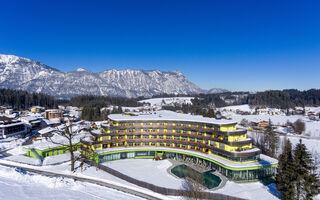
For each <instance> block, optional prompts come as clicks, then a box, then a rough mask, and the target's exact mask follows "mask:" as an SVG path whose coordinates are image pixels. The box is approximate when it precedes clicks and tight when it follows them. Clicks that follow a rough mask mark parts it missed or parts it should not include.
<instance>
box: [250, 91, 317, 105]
mask: <svg viewBox="0 0 320 200" xmlns="http://www.w3.org/2000/svg"><path fill="white" fill-rule="evenodd" d="M245 103H248V104H250V105H259V106H268V107H273V108H282V109H287V108H293V107H295V106H300V107H304V106H320V90H319V89H311V90H306V91H299V90H283V91H280V90H269V91H265V92H258V93H256V94H249V95H248V97H247V101H245Z"/></svg>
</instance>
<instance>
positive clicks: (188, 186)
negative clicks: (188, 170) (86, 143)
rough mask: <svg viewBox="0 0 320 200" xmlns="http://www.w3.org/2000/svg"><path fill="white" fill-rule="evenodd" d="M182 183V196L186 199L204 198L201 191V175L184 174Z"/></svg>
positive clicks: (202, 188) (202, 185) (203, 188)
mask: <svg viewBox="0 0 320 200" xmlns="http://www.w3.org/2000/svg"><path fill="white" fill-rule="evenodd" d="M184 179H185V181H184V184H183V187H184V189H185V190H186V192H185V194H184V196H185V198H186V199H194V200H197V199H203V198H205V196H204V194H205V193H203V191H204V190H205V186H204V180H203V178H201V176H200V175H199V176H196V177H193V178H191V177H189V176H186V177H185V178H184Z"/></svg>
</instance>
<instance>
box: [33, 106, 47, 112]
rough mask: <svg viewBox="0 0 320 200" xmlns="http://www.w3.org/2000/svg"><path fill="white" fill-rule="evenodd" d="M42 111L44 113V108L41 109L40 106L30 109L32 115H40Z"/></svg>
mask: <svg viewBox="0 0 320 200" xmlns="http://www.w3.org/2000/svg"><path fill="white" fill-rule="evenodd" d="M43 111H44V107H41V106H33V107H31V109H30V112H33V113H40V112H43Z"/></svg>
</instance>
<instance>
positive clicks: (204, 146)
mask: <svg viewBox="0 0 320 200" xmlns="http://www.w3.org/2000/svg"><path fill="white" fill-rule="evenodd" d="M81 142H82V143H83V144H85V145H87V146H91V145H94V144H95V143H91V142H88V141H81ZM141 142H143V143H146V142H147V143H148V144H149V142H151V143H154V144H155V145H154V146H157V147H160V146H161V145H157V143H159V144H160V143H169V145H168V146H167V145H166V146H165V147H171V148H179V149H181V147H180V144H181V145H184V146H186V147H187V148H184V149H186V150H195V149H194V148H196V147H197V148H201V149H202V151H201V152H205V153H206V152H208V151H209V150H210V151H211V152H219V153H221V154H223V155H225V156H229V157H239V158H247V157H252V156H256V155H259V154H260V153H261V151H260V150H259V149H257V148H254V149H250V151H246V150H245V149H239V151H226V150H224V149H220V148H217V147H216V146H211V145H208V144H204V143H198V142H192V141H177V140H173V139H158V138H155V139H152V138H151V139H150V138H148V139H144V138H143V139H141V138H139V139H114V140H108V141H104V142H103V143H101V142H100V143H96V144H101V145H102V144H109V145H110V147H120V146H125V147H129V144H128V143H136V144H137V145H135V146H140V145H139V144H141ZM112 144H118V146H113V145H112ZM172 144H175V145H174V146H173V145H172ZM144 146H150V145H144ZM190 146H193V147H194V148H190ZM85 149H87V150H88V151H92V150H90V149H88V148H85Z"/></svg>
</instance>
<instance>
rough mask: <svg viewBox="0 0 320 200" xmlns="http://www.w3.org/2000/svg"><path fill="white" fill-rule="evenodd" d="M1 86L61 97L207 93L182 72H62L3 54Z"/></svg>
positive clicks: (0, 75)
mask: <svg viewBox="0 0 320 200" xmlns="http://www.w3.org/2000/svg"><path fill="white" fill-rule="evenodd" d="M0 87H1V88H10V89H21V90H27V91H29V92H41V93H46V94H50V95H52V96H55V97H57V98H70V97H73V96H77V95H83V94H89V95H106V96H107V95H108V96H125V97H137V96H145V97H150V96H152V95H154V94H160V93H169V94H172V93H177V94H193V93H201V92H205V91H204V90H202V89H201V88H199V87H198V86H196V85H195V84H193V83H191V82H190V81H188V80H187V79H186V78H185V77H184V75H183V74H182V73H181V72H178V71H170V72H162V71H159V70H148V71H145V70H115V69H111V70H106V71H103V72H99V73H93V72H90V71H87V70H85V69H82V68H79V69H78V70H76V71H71V72H61V71H59V70H57V69H54V68H52V67H49V66H46V65H44V64H42V63H39V62H37V61H33V60H30V59H28V58H21V57H17V56H13V55H0Z"/></svg>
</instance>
